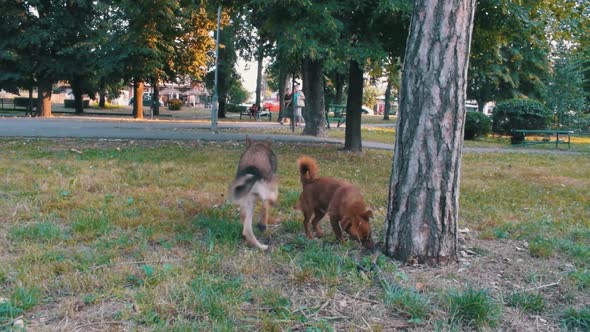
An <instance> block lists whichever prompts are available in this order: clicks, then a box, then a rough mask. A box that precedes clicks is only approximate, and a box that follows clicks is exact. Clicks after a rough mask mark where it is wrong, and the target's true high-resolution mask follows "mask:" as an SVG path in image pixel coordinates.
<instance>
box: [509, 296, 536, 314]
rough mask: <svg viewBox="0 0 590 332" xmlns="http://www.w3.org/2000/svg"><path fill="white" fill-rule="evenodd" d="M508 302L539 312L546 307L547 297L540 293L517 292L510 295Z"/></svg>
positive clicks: (513, 305)
mask: <svg viewBox="0 0 590 332" xmlns="http://www.w3.org/2000/svg"><path fill="white" fill-rule="evenodd" d="M507 304H508V305H509V306H512V307H518V308H520V309H522V310H524V311H526V312H532V313H535V314H539V313H541V312H542V311H543V309H545V299H544V298H543V295H541V294H540V293H535V294H533V293H526V292H515V293H513V294H512V295H510V297H509V298H508V301H507Z"/></svg>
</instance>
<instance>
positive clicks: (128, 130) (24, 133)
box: [0, 117, 579, 154]
mask: <svg viewBox="0 0 590 332" xmlns="http://www.w3.org/2000/svg"><path fill="white" fill-rule="evenodd" d="M376 126H383V125H376ZM390 126H391V125H390ZM256 127H261V128H273V127H274V128H280V127H282V126H281V125H280V124H278V123H276V122H219V125H218V128H219V129H229V128H256ZM209 129H210V124H209V122H207V121H175V120H173V121H169V120H143V121H141V120H139V121H138V120H132V119H118V118H99V117H96V118H92V117H80V118H76V117H54V118H24V117H0V137H23V138H93V139H100V138H106V139H137V140H139V139H146V140H192V141H196V140H203V141H243V140H244V139H245V138H246V134H242V133H227V132H223V133H213V132H211V131H210V130H209ZM247 135H248V136H250V137H252V138H253V139H268V138H270V139H272V140H273V141H281V142H294V143H329V144H336V145H344V141H343V140H340V139H334V138H318V137H312V136H303V135H270V134H247ZM363 147H364V148H373V149H384V150H393V144H386V143H379V142H368V141H364V142H363ZM463 151H464V152H476V153H496V152H499V153H511V152H512V153H518V152H521V153H531V154H553V153H560V154H579V152H572V151H564V150H559V151H558V150H535V149H528V148H527V149H499V148H468V147H464V148H463Z"/></svg>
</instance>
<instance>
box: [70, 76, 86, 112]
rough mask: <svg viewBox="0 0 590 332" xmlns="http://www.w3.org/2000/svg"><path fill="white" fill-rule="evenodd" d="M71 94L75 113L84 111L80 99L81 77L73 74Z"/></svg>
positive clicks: (82, 102)
mask: <svg viewBox="0 0 590 332" xmlns="http://www.w3.org/2000/svg"><path fill="white" fill-rule="evenodd" d="M71 86H72V94H73V95H74V110H75V112H76V114H82V113H84V101H83V100H82V77H80V76H79V75H74V76H73V77H72V81H71Z"/></svg>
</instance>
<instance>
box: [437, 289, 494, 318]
mask: <svg viewBox="0 0 590 332" xmlns="http://www.w3.org/2000/svg"><path fill="white" fill-rule="evenodd" d="M448 306H449V313H450V315H451V321H457V322H460V323H461V324H462V325H464V326H467V327H476V328H484V327H490V328H494V327H495V326H496V325H497V324H498V319H499V316H500V313H501V308H500V306H499V304H498V303H496V302H495V301H494V299H493V298H492V297H491V296H490V294H489V291H488V290H487V289H483V288H482V289H475V288H472V287H468V288H466V289H464V290H463V291H461V292H457V291H454V292H451V293H449V294H448Z"/></svg>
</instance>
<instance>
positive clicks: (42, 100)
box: [37, 78, 52, 117]
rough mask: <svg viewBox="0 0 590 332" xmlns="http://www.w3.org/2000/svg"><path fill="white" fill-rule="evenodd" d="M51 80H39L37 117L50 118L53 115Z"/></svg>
mask: <svg viewBox="0 0 590 332" xmlns="http://www.w3.org/2000/svg"><path fill="white" fill-rule="evenodd" d="M51 85H52V83H51V80H49V79H46V78H45V79H43V78H41V79H39V88H38V91H37V95H38V96H37V115H39V116H41V117H50V116H52V114H51Z"/></svg>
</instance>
